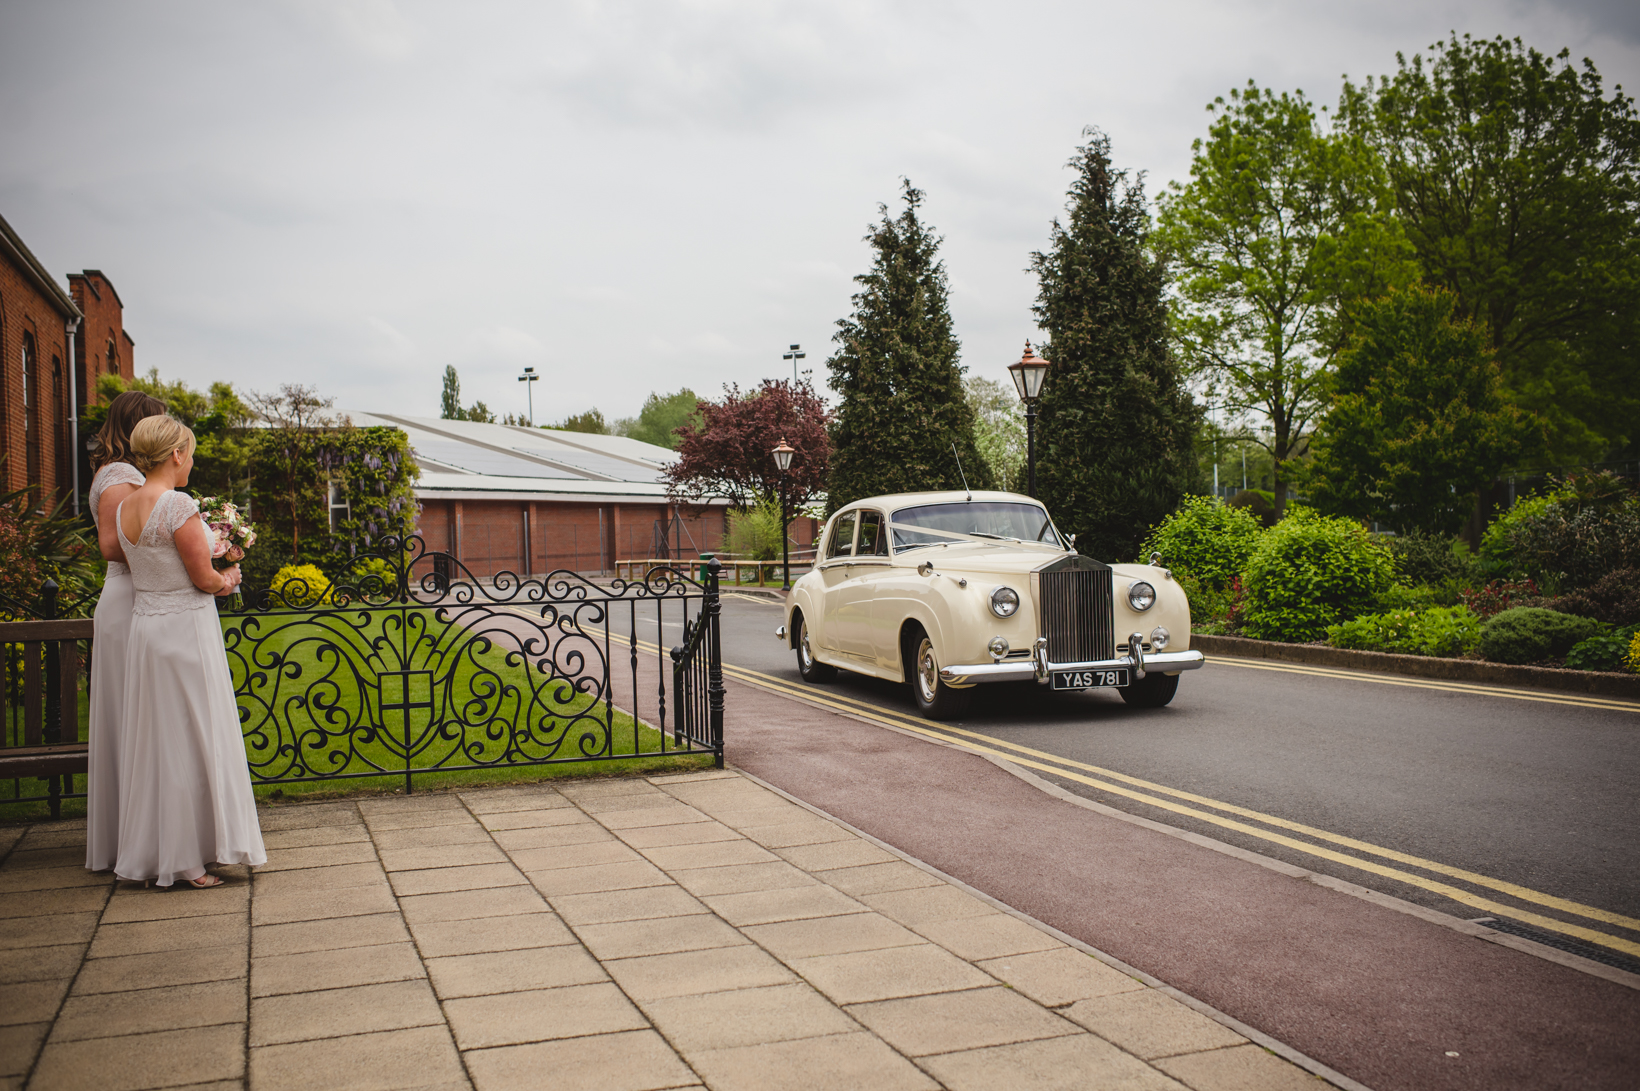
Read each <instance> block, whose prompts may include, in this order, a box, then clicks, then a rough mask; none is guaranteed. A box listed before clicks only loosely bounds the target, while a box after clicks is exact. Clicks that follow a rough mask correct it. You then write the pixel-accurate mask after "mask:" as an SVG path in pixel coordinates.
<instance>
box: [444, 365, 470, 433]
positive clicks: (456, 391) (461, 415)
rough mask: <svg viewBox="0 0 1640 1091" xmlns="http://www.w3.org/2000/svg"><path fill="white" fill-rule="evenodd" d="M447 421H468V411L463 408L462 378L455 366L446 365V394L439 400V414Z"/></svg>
mask: <svg viewBox="0 0 1640 1091" xmlns="http://www.w3.org/2000/svg"><path fill="white" fill-rule="evenodd" d="M438 415H439V416H440V417H442V418H443V419H445V420H466V419H467V411H466V410H464V409H462V408H461V376H459V375H457V374H456V366H455V365H454V364H445V365H444V392H443V394H442V395H441V397H440V398H439V414H438Z"/></svg>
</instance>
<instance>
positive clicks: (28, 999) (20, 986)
mask: <svg viewBox="0 0 1640 1091" xmlns="http://www.w3.org/2000/svg"><path fill="white" fill-rule="evenodd" d="M69 981H70V979H69V978H66V977H61V978H57V979H56V980H55V981H22V982H18V983H17V984H15V985H7V986H6V1002H5V1003H4V1004H0V1027H15V1026H21V1025H23V1024H25V1023H50V1022H51V1020H52V1018H53V1017H54V1016H55V1015H56V1014H57V1009H58V1008H59V1007H61V1005H62V1002H63V995H64V994H65V993H67V992H68V985H69Z"/></svg>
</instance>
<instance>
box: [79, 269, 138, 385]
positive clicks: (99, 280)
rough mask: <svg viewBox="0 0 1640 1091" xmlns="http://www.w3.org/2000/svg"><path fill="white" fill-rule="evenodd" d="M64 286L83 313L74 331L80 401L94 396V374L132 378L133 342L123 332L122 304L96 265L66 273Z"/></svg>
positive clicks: (112, 286)
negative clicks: (83, 317)
mask: <svg viewBox="0 0 1640 1091" xmlns="http://www.w3.org/2000/svg"><path fill="white" fill-rule="evenodd" d="M68 290H69V291H70V292H71V293H72V294H73V296H74V302H75V303H77V304H79V307H80V310H81V311H82V312H83V313H84V314H85V321H84V322H82V323H81V324H80V331H79V333H78V334H76V335H75V338H74V343H75V352H76V353H77V354H78V358H79V383H80V386H79V389H80V402H81V404H82V405H84V404H90V403H91V402H93V401H94V400H95V396H96V391H97V376H99V375H110V374H113V375H118V376H120V378H122V379H125V380H127V381H129V380H131V379H134V378H136V376H137V363H136V344H135V342H133V341H132V340H131V335H130V334H128V333H126V332H125V308H124V305H123V304H121V302H120V297H119V293H117V292H115V291H114V285H113V283H112V282H111V281H110V280H109V279H108V278H107V277H106V276H104V275H103V274H102V273H101V272H99V271H97V270H96V269H87V270H86V271H85V272H83V273H70V274H69V275H68Z"/></svg>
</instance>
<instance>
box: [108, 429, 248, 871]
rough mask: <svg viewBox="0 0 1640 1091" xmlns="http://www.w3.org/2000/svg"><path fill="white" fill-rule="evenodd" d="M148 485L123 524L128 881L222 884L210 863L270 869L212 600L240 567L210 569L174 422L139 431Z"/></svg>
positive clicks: (186, 435)
mask: <svg viewBox="0 0 1640 1091" xmlns="http://www.w3.org/2000/svg"><path fill="white" fill-rule="evenodd" d="M131 448H132V454H133V455H134V461H135V462H136V465H137V468H138V469H141V470H143V471H144V472H145V473H146V474H147V480H146V482H145V483H144V484H143V486H142V488H140V489H138V490H137V491H136V492H134V493H132V494H131V495H130V496H129V497H127V498H126V500H125V501H124V502H123V503H121V504H120V506H119V511H118V513H117V518H116V520H115V528H116V529H117V530H118V532H119V536H120V548H122V549H123V550H124V551H125V559H126V563H127V564H129V565H130V566H131V584H132V587H133V588H134V590H135V595H134V597H133V602H132V607H131V635H130V638H129V641H128V643H127V645H126V651H125V704H124V706H123V712H124V715H123V720H122V723H121V725H120V729H121V746H120V831H119V839H120V841H119V860H118V863H116V864H115V867H114V873H115V874H116V875H118V876H119V877H120V878H121V879H139V880H145V881H146V880H153V881H154V882H155V883H157V884H158V885H160V886H162V887H167V886H170V885H172V884H173V883H175V882H177V881H178V880H180V881H182V882H185V883H188V884H190V885H192V886H195V887H211V886H220V885H221V884H222V879H221V878H220V877H218V876H215V875H211V874H209V873H208V872H207V871H206V870H205V868H206V865H207V864H211V863H219V864H251V865H253V866H254V865H257V864H264V863H266V862H267V859H268V857H267V852H266V851H265V850H264V849H263V846H262V831H261V828H260V826H259V824H258V822H257V818H256V798H255V796H253V795H252V794H251V778H250V770H249V767H248V766H247V764H246V761H245V743H244V739H243V738H242V737H241V735H240V730H239V712H238V706H237V703H236V702H235V700H234V692H233V679H232V676H231V675H230V674H229V672H228V656H227V653H226V652H225V651H223V647H222V627H221V624H220V622H218V620H217V613H216V607H215V602H214V600H213V598H212V596H213V595H228V594H232V593H233V590H234V588H236V587H238V586H239V566H238V565H235V566H234V567H232V568H230V569H228V570H226V571H224V572H218V571H217V570H216V569H214V568H212V567H211V534H210V532H209V531H208V530H207V529H206V527H205V524H204V523H203V522H202V521H201V520H200V518H199V505H198V504H197V503H195V502H194V500H193V498H192V497H190V496H188V495H187V494H186V493H180V492H177V491H176V490H177V489H178V488H180V487H181V486H183V485H186V484H187V483H188V473H189V471H190V470H192V469H193V465H194V434H193V433H192V432H190V431H189V430H188V429H187V428H186V427H184V426H183V425H182V424H181V423H180V422H178V421H176V420H173V419H171V418H170V417H149V418H148V419H147V420H144V421H142V422H140V423H138V425H137V426H136V428H134V429H133V430H132V432H131Z"/></svg>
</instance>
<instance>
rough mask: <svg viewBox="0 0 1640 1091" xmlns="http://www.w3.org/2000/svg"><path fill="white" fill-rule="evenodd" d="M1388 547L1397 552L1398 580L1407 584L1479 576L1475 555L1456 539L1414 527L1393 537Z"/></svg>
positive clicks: (1433, 583) (1469, 579) (1435, 583)
mask: <svg viewBox="0 0 1640 1091" xmlns="http://www.w3.org/2000/svg"><path fill="white" fill-rule="evenodd" d="M1389 549H1390V552H1391V553H1393V554H1394V555H1395V577H1396V580H1397V581H1398V582H1400V583H1402V584H1404V585H1406V586H1408V587H1417V586H1419V585H1421V584H1427V585H1430V586H1439V585H1441V584H1445V583H1448V582H1452V581H1457V582H1459V583H1472V582H1474V580H1475V579H1476V578H1477V576H1478V575H1479V573H1478V571H1477V566H1476V564H1475V558H1474V555H1473V554H1471V553H1470V552H1469V547H1468V546H1466V545H1464V544H1463V542H1462V540H1460V539H1457V538H1448V537H1445V536H1443V535H1440V534H1426V533H1424V532H1423V531H1421V530H1414V531H1409V532H1407V533H1406V534H1402V535H1399V536H1397V537H1394V538H1391V539H1390V541H1389Z"/></svg>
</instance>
